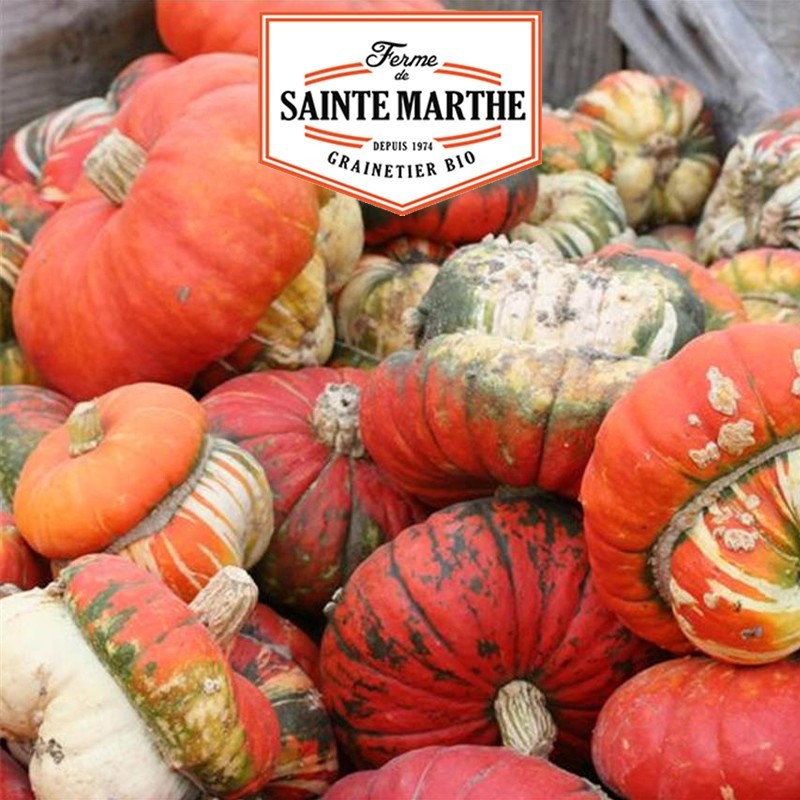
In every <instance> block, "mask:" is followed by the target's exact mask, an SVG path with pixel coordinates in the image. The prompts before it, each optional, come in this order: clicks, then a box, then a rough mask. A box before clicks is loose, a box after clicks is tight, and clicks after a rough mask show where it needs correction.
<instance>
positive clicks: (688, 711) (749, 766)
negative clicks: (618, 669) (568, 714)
mask: <svg viewBox="0 0 800 800" xmlns="http://www.w3.org/2000/svg"><path fill="white" fill-rule="evenodd" d="M798 718H800V661H796V660H794V661H793V660H788V661H783V662H781V663H778V664H769V665H766V666H762V667H755V668H746V669H745V668H741V667H734V666H731V665H729V664H722V663H720V662H718V661H712V660H711V659H708V658H699V657H696V658H682V659H675V660H673V661H666V662H664V663H662V664H656V665H655V666H654V667H650V668H649V669H646V670H644V671H643V672H640V673H639V674H638V675H636V676H635V677H633V678H631V680H629V681H628V682H627V683H625V684H623V685H622V686H621V687H620V688H619V689H617V690H616V691H615V692H614V694H613V695H611V697H610V698H609V700H608V702H607V703H606V704H605V706H603V710H602V711H601V712H600V716H599V718H598V720H597V727H596V728H595V731H594V737H593V739H592V757H593V759H594V764H595V767H596V768H597V772H598V774H599V775H600V777H601V779H602V780H603V782H604V783H605V784H607V785H608V786H609V787H611V789H613V790H614V791H615V792H617V793H619V794H620V795H621V796H623V797H625V798H627V800H700V798H723V799H724V800H734V799H735V798H738V800H797V796H798V794H797V793H798V788H800V759H798V757H797V756H798V752H800V751H798V736H797V724H796V722H797V720H798Z"/></svg>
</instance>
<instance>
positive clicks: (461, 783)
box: [323, 744, 606, 800]
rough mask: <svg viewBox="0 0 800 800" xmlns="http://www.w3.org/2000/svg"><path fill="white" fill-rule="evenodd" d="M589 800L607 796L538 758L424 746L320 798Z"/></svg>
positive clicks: (476, 747)
mask: <svg viewBox="0 0 800 800" xmlns="http://www.w3.org/2000/svg"><path fill="white" fill-rule="evenodd" d="M456 797H457V798H458V800H489V798H498V800H499V798H502V800H538V799H539V798H542V800H544V798H547V800H590V798H605V797H606V795H605V794H603V792H602V791H601V790H600V789H599V788H598V787H595V786H592V785H591V784H590V783H589V782H588V781H586V780H584V779H583V778H579V777H577V776H576V775H571V774H570V773H568V772H565V771H564V770H562V769H559V768H558V767H555V766H553V765H552V764H550V763H549V762H547V761H545V760H544V759H541V758H533V757H530V756H522V755H519V754H518V753H515V752H513V751H512V750H508V749H507V748H504V747H483V746H481V745H466V744H465V745H455V746H453V747H422V748H420V749H419V750H414V751H413V752H411V753H406V754H405V755H402V756H398V757H397V758H395V759H392V761H390V762H389V763H388V764H387V765H386V766H384V767H382V768H381V769H380V770H375V771H373V770H369V771H364V772H357V773H355V774H353V775H348V776H347V777H346V778H342V780H340V781H339V782H338V783H337V784H335V785H334V787H333V788H332V789H330V790H329V791H328V792H327V793H326V794H325V795H324V796H323V800H388V799H389V798H391V800H444V798H456Z"/></svg>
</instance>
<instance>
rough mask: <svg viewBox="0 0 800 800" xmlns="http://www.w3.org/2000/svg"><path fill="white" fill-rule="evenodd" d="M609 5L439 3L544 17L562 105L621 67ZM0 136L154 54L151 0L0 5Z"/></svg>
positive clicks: (553, 94)
mask: <svg viewBox="0 0 800 800" xmlns="http://www.w3.org/2000/svg"><path fill="white" fill-rule="evenodd" d="M610 3H611V0H446V5H447V6H448V7H450V8H461V9H473V10H480V9H490V8H507V9H511V8H524V9H536V10H541V11H542V12H543V16H542V20H543V42H544V76H543V79H544V99H545V102H547V103H549V104H550V105H553V106H562V105H566V104H568V103H570V102H571V100H572V99H573V98H574V97H575V95H577V94H578V93H580V92H581V91H583V90H584V89H586V88H588V87H589V86H590V85H591V84H592V83H593V82H594V81H596V80H597V79H598V78H600V77H601V76H602V75H604V74H605V73H607V72H612V71H613V70H616V69H621V68H622V67H623V66H624V51H623V47H622V45H621V43H620V42H619V40H618V39H617V38H616V37H615V36H614V35H613V34H612V33H611V30H610V28H609V27H608V18H609V9H610ZM0 15H2V18H1V19H0V137H2V139H3V140H4V139H5V137H6V136H7V135H8V134H9V133H11V132H12V131H14V130H16V129H17V128H18V127H19V126H20V125H22V124H24V123H25V122H28V121H29V120H31V119H33V118H34V117H36V116H38V115H39V114H42V113H44V112H46V111H49V110H51V109H53V108H58V107H59V106H62V105H66V104H67V103H70V102H72V101H74V100H79V99H81V98H83V97H90V96H92V95H98V94H104V93H105V90H106V89H107V88H108V84H109V82H110V80H111V78H112V77H113V75H114V74H115V73H116V72H117V71H118V70H119V69H121V68H122V67H124V66H125V64H127V63H128V62H129V61H131V60H132V59H134V58H136V56H139V55H141V54H143V53H147V52H150V51H152V50H157V49H163V48H161V46H160V44H159V40H158V36H157V34H156V32H155V24H154V17H153V0H0Z"/></svg>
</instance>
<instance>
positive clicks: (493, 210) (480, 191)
mask: <svg viewBox="0 0 800 800" xmlns="http://www.w3.org/2000/svg"><path fill="white" fill-rule="evenodd" d="M537 187H538V183H537V175H536V170H534V169H527V170H524V171H523V172H517V173H515V174H514V175H509V176H508V177H507V178H501V179H500V180H498V181H494V182H493V183H489V184H486V185H485V186H479V187H478V188H477V189H471V190H470V191H468V192H464V193H463V194H459V195H456V196H455V197H451V198H450V199H449V200H443V201H442V202H441V203H436V204H435V205H432V206H428V207H427V208H423V209H420V210H419V211H414V212H413V213H411V214H406V215H405V216H402V217H401V216H398V215H397V214H393V213H392V212H391V211H386V210H384V209H382V208H377V207H376V206H371V205H369V204H368V203H362V204H361V211H362V213H363V215H364V241H365V242H366V243H367V244H368V245H378V244H382V243H383V242H387V241H390V240H391V239H396V238H398V237H399V236H413V237H416V238H419V239H429V240H430V241H432V242H440V243H443V244H454V245H459V244H465V243H467V242H478V241H480V240H481V239H482V238H483V237H484V236H486V235H487V234H490V233H493V234H498V233H503V232H504V231H507V230H508V229H509V228H512V227H513V226H514V225H516V224H517V223H518V222H520V221H521V220H523V219H525V217H527V215H528V214H530V212H531V211H532V210H533V208H534V205H535V204H536V197H537Z"/></svg>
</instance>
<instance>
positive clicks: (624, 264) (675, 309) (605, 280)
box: [417, 173, 705, 362]
mask: <svg viewBox="0 0 800 800" xmlns="http://www.w3.org/2000/svg"><path fill="white" fill-rule="evenodd" d="M567 174H569V173H567ZM417 317H418V327H419V332H418V340H419V341H421V342H424V341H426V340H429V339H431V338H433V337H435V336H438V335H440V334H443V333H454V332H456V331H462V330H478V331H483V332H485V333H488V334H492V335H496V336H508V337H509V338H511V339H514V340H517V341H525V342H530V343H531V344H536V345H539V346H542V347H560V348H567V349H572V350H577V349H580V348H587V349H590V350H593V351H597V352H599V353H602V354H605V355H613V356H622V357H626V356H646V357H647V358H649V359H651V360H652V361H655V362H658V361H662V360H664V359H665V358H668V357H669V356H671V355H673V354H674V353H676V352H677V351H678V350H679V349H680V348H681V347H683V345H684V344H686V342H688V341H690V340H691V339H693V338H694V337H695V336H697V335H699V334H700V333H702V332H703V328H704V322H705V321H704V312H703V308H702V305H701V303H700V301H699V299H698V297H697V296H696V294H695V292H694V291H692V289H691V288H690V287H689V286H688V285H687V283H686V282H685V281H684V279H683V277H681V276H679V275H678V274H676V272H675V271H674V270H672V269H668V268H664V267H663V266H661V264H660V263H659V262H657V261H652V260H651V261H649V262H647V263H643V262H642V260H641V259H636V258H633V257H630V256H628V255H627V254H625V253H621V254H619V255H615V256H613V257H609V258H607V259H603V260H601V261H594V260H592V261H588V262H585V263H584V264H583V265H577V264H574V263H571V262H567V261H565V260H564V259H563V258H562V257H560V256H558V255H552V256H551V255H550V254H548V253H546V252H545V251H543V250H542V248H541V247H539V246H537V245H530V244H527V243H525V242H519V241H517V242H511V243H509V242H508V241H507V240H506V238H505V237H503V236H501V237H498V238H497V239H494V240H491V239H489V238H488V237H487V239H485V240H484V241H483V242H480V243H479V244H475V245H469V246H466V247H462V248H460V249H459V250H457V251H456V252H455V253H454V254H453V255H452V256H450V258H449V259H448V260H447V261H446V262H445V263H444V264H443V265H442V268H441V269H440V270H439V272H438V274H437V276H436V278H435V279H434V281H433V284H432V285H431V288H430V289H429V290H428V292H427V293H426V295H425V297H424V298H423V299H422V301H421V302H420V304H419V306H418V307H417Z"/></svg>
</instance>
